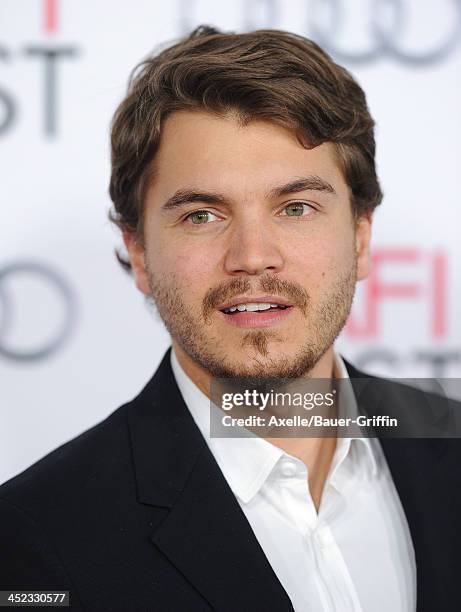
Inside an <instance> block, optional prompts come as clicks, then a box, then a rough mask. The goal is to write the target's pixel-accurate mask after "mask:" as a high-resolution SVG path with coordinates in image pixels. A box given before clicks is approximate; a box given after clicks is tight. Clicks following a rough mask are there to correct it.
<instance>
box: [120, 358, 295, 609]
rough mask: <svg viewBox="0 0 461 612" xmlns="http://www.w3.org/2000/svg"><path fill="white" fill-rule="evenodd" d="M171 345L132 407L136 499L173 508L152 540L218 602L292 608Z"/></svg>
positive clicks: (213, 603)
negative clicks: (198, 420)
mask: <svg viewBox="0 0 461 612" xmlns="http://www.w3.org/2000/svg"><path fill="white" fill-rule="evenodd" d="M170 351H171V349H169V350H168V351H167V353H166V354H165V356H164V358H163V360H162V362H161V364H160V366H159V368H158V370H157V372H156V373H155V375H154V377H153V378H152V379H151V381H150V382H149V383H148V384H147V385H146V387H145V388H144V389H143V391H142V392H141V393H140V395H139V396H138V397H137V398H135V400H134V402H133V405H132V406H131V407H130V410H129V411H128V414H129V417H128V418H129V427H130V435H131V442H132V448H133V457H134V464H135V472H136V484H137V494H138V500H139V501H140V502H141V503H144V504H150V505H154V506H163V507H167V508H169V509H170V510H169V513H168V515H167V517H166V518H165V520H164V521H163V522H162V523H161V525H160V526H159V527H158V528H156V529H155V530H154V531H153V532H152V534H151V540H152V543H153V544H154V545H155V546H157V547H158V548H159V549H160V550H161V551H162V552H163V554H164V555H165V556H166V557H167V558H168V559H169V560H170V561H171V562H172V563H173V564H174V565H175V566H176V567H177V568H178V570H179V571H180V572H181V573H182V574H183V575H184V576H185V578H186V579H187V580H188V581H189V582H191V583H192V584H193V585H194V586H195V588H196V589H197V590H198V591H199V592H200V593H201V594H202V596H203V597H204V598H205V599H206V600H207V601H208V602H209V603H210V605H211V606H212V607H213V608H216V609H219V610H238V609H261V610H263V609H274V610H280V611H283V610H287V611H288V610H293V607H292V605H291V602H290V600H289V598H288V595H287V594H286V592H285V590H284V589H283V587H282V585H281V584H280V582H279V580H278V578H277V576H276V575H275V573H274V571H273V569H272V567H271V566H270V564H269V562H268V560H267V558H266V557H265V555H264V552H263V550H262V549H261V547H260V545H259V543H258V541H257V539H256V537H255V535H254V533H253V530H252V529H251V526H250V525H249V523H248V521H247V519H246V517H245V515H244V513H243V511H242V510H241V508H240V506H239V504H238V502H237V500H236V498H235V496H234V494H233V493H232V491H231V489H230V488H229V486H228V484H227V481H226V480H225V478H224V476H223V474H222V472H221V470H220V469H219V466H218V465H217V463H216V461H215V459H214V457H213V455H212V453H211V451H210V450H209V448H208V446H207V444H206V442H205V440H204V438H203V436H202V435H201V433H200V431H199V429H198V428H197V426H196V424H195V422H194V420H193V418H192V416H191V414H190V412H189V410H188V409H187V407H186V406H185V404H184V401H183V399H182V396H181V393H180V391H179V389H178V387H177V385H176V381H175V379H174V376H173V373H172V370H171V366H170Z"/></svg>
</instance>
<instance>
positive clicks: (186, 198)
mask: <svg viewBox="0 0 461 612" xmlns="http://www.w3.org/2000/svg"><path fill="white" fill-rule="evenodd" d="M301 191H320V192H326V193H331V194H336V191H335V190H334V188H333V186H332V185H331V184H330V183H329V182H328V181H326V180H325V179H323V178H321V177H320V176H317V175H311V176H307V177H301V178H296V179H294V180H293V181H290V182H289V183H286V184H285V185H279V186H277V187H274V188H272V189H271V190H270V191H269V193H268V194H267V197H268V198H279V197H281V196H285V195H290V194H292V193H299V192H301ZM193 202H202V203H204V204H224V203H225V202H226V198H225V197H224V196H223V195H222V194H220V193H216V192H212V191H201V190H198V189H178V190H177V191H176V192H175V193H174V194H173V195H172V196H171V198H168V200H167V201H166V202H165V203H164V204H162V211H168V210H172V209H175V208H180V207H181V206H184V205H186V204H192V203H193Z"/></svg>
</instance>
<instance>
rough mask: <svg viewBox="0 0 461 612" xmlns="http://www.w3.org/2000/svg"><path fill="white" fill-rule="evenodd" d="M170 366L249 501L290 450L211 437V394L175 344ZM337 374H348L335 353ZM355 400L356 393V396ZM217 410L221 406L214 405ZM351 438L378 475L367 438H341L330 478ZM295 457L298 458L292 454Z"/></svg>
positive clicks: (234, 485)
mask: <svg viewBox="0 0 461 612" xmlns="http://www.w3.org/2000/svg"><path fill="white" fill-rule="evenodd" d="M170 361H171V368H172V370H173V374H174V376H175V379H176V383H177V385H178V387H179V390H180V391H181V394H182V396H183V399H184V402H185V403H186V406H187V407H188V409H189V411H190V413H191V415H192V417H193V419H194V421H195V423H196V424H197V427H198V428H199V429H200V431H201V433H202V435H203V437H204V438H205V440H206V442H207V444H208V447H209V448H210V450H211V452H212V454H213V455H214V457H215V459H216V462H217V463H218V465H219V467H220V469H221V471H222V472H223V474H224V476H225V478H226V480H227V482H228V483H229V486H230V487H231V489H232V491H233V493H234V494H235V495H236V496H237V497H238V498H239V499H240V500H241V501H242V502H243V503H248V502H250V501H251V499H252V498H253V497H254V496H255V495H256V494H257V493H258V491H259V490H260V489H261V487H262V486H263V484H264V483H265V482H266V480H267V478H268V476H269V474H270V473H271V472H272V470H273V468H274V466H275V465H276V464H277V463H278V462H279V461H280V459H281V457H291V455H289V454H288V453H286V452H285V451H283V450H282V449H281V448H278V447H277V446H275V445H274V444H271V443H270V442H268V441H267V440H264V439H262V438H259V437H257V436H251V437H245V438H212V437H211V436H210V407H211V402H210V400H209V398H208V397H207V396H206V395H205V394H204V393H203V392H202V391H201V390H200V389H199V388H198V387H197V386H196V385H195V383H193V382H192V380H191V379H190V378H189V377H188V376H187V374H186V373H185V372H184V370H183V368H182V367H181V365H180V363H179V361H178V359H177V357H176V354H175V351H174V348H173V349H172V350H171V355H170ZM335 377H336V378H349V375H348V372H347V369H346V365H345V363H344V361H343V360H342V358H341V357H340V356H339V355H338V354H336V353H335ZM354 402H355V397H354ZM214 409H215V410H218V408H214ZM352 440H357V442H356V443H355V444H358V445H361V446H362V445H363V448H364V449H365V452H364V453H363V456H365V457H367V458H368V462H369V466H370V468H371V470H372V473H373V474H374V475H376V473H377V464H376V459H375V455H374V453H373V449H372V446H371V443H370V439H368V438H352V439H351V438H338V443H337V448H336V452H335V455H334V458H333V463H332V468H331V470H330V475H331V476H330V478H333V477H334V474H335V472H336V471H337V470H338V468H339V466H340V464H341V463H342V462H343V461H344V459H345V457H346V456H347V454H348V453H349V450H350V447H351V442H352ZM291 458H292V459H294V461H299V459H297V458H295V457H291Z"/></svg>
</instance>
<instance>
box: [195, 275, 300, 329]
mask: <svg viewBox="0 0 461 612" xmlns="http://www.w3.org/2000/svg"><path fill="white" fill-rule="evenodd" d="M257 291H259V292H261V293H262V292H264V293H270V294H273V295H279V296H281V297H284V298H286V299H288V300H289V301H290V302H291V303H292V304H293V306H297V307H298V308H299V309H300V310H301V312H302V313H303V314H304V315H305V314H306V312H307V308H308V305H309V300H310V298H309V294H308V293H307V291H306V290H305V289H304V287H301V286H300V285H298V284H296V283H293V282H291V281H287V280H283V279H281V278H278V277H277V276H271V275H269V274H266V275H263V276H261V277H260V278H259V281H258V283H257V285H256V286H254V285H252V283H251V282H250V280H249V279H248V278H246V277H244V278H242V277H238V278H233V279H232V280H230V281H226V282H223V283H221V284H219V285H218V286H217V287H213V288H211V289H209V290H208V292H207V293H206V295H205V298H204V300H203V309H202V311H203V317H204V319H205V321H206V320H208V319H209V316H210V314H211V313H212V312H213V310H215V308H216V306H218V305H219V304H222V303H223V302H227V301H229V300H231V299H232V298H234V297H237V296H238V295H242V294H243V295H244V294H246V293H249V294H251V293H253V294H254V293H256V292H257Z"/></svg>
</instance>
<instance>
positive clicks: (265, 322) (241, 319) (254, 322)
mask: <svg viewBox="0 0 461 612" xmlns="http://www.w3.org/2000/svg"><path fill="white" fill-rule="evenodd" d="M240 303H241V304H242V303H243V304H245V303H246V302H240ZM272 303H273V304H275V303H276V302H275V301H274V302H272ZM279 303H280V302H279ZM226 308H227V307H226ZM293 311H294V308H293V306H289V307H288V308H286V309H285V310H275V309H274V310H263V311H261V312H259V313H256V312H247V311H245V310H244V311H243V312H236V313H234V314H226V313H225V312H220V315H221V316H222V317H224V319H225V320H226V321H227V322H228V323H230V324H231V325H235V326H236V327H244V328H247V329H248V328H256V327H270V326H271V325H277V323H280V322H282V321H283V320H284V319H286V318H287V317H289V316H290V315H291V313H292V312H293Z"/></svg>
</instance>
